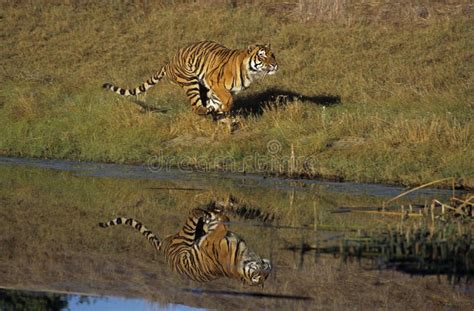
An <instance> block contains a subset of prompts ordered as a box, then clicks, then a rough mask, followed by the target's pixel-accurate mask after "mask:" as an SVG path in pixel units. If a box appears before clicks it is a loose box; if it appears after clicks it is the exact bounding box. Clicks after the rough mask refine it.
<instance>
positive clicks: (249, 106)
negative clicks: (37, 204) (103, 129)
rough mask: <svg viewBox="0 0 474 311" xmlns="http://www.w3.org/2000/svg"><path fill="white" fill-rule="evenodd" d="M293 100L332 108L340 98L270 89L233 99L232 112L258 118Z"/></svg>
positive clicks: (152, 109) (145, 109)
mask: <svg viewBox="0 0 474 311" xmlns="http://www.w3.org/2000/svg"><path fill="white" fill-rule="evenodd" d="M203 93H204V94H203ZM205 94H206V92H201V96H202V97H203V98H204V100H205V101H207V96H205ZM295 100H300V101H304V102H309V103H311V104H315V105H321V106H332V105H337V104H340V103H341V97H340V96H338V95H316V96H307V95H303V94H299V93H296V92H292V91H287V90H282V89H276V88H270V89H268V90H266V91H263V92H258V93H252V94H247V95H243V96H239V97H237V98H235V101H234V108H233V111H234V113H235V114H237V115H240V116H243V117H247V116H250V115H253V116H260V115H262V114H263V112H264V111H265V109H269V108H273V107H284V106H286V105H288V104H289V103H291V102H293V101H295ZM133 102H134V103H135V104H137V105H138V106H140V107H141V108H142V109H143V112H156V113H167V112H168V111H169V109H168V108H160V107H156V106H153V105H150V104H148V103H146V102H144V101H142V100H134V101H133Z"/></svg>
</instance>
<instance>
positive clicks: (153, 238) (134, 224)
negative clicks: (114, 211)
mask: <svg viewBox="0 0 474 311" xmlns="http://www.w3.org/2000/svg"><path fill="white" fill-rule="evenodd" d="M122 224H125V225H129V226H131V227H133V228H135V229H136V230H138V231H140V233H141V234H143V236H145V237H146V238H147V240H148V242H150V243H151V245H153V246H154V247H155V249H156V250H157V251H159V250H160V247H161V241H160V239H158V237H157V236H156V235H154V234H153V232H151V231H150V230H148V229H147V228H146V227H145V226H144V225H143V224H142V223H141V222H138V221H136V220H135V219H133V218H125V217H117V218H115V219H112V220H110V221H108V222H105V223H104V222H100V223H99V226H100V227H102V228H107V227H110V226H116V225H122Z"/></svg>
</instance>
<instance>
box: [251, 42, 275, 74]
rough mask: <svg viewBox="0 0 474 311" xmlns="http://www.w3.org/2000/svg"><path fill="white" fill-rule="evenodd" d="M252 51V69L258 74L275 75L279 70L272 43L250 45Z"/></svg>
mask: <svg viewBox="0 0 474 311" xmlns="http://www.w3.org/2000/svg"><path fill="white" fill-rule="evenodd" d="M248 52H249V53H250V62H249V67H250V71H251V72H254V73H257V74H269V75H273V74H275V73H276V72H277V70H278V63H277V61H276V58H275V54H273V52H272V50H271V48H270V44H265V45H254V46H249V47H248Z"/></svg>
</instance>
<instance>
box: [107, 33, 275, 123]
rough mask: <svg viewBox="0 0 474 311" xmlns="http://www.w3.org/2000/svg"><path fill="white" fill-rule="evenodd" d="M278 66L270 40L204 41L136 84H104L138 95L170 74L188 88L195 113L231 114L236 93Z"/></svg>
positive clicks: (187, 93) (270, 72) (177, 82)
mask: <svg viewBox="0 0 474 311" xmlns="http://www.w3.org/2000/svg"><path fill="white" fill-rule="evenodd" d="M277 69H278V64H277V62H276V59H275V55H274V54H273V52H272V51H271V49H270V45H268V44H266V45H251V46H249V47H247V48H245V49H242V50H232V49H228V48H226V47H225V46H222V45H220V44H218V43H216V42H212V41H203V42H198V43H194V44H191V45H189V46H187V47H185V48H182V49H180V50H179V51H178V53H176V55H175V56H174V57H173V58H172V59H171V61H170V62H169V63H168V64H166V65H164V66H163V67H161V69H160V70H158V71H157V72H156V74H154V75H153V76H152V77H151V78H149V79H148V80H147V81H146V82H144V83H143V84H142V85H140V86H138V87H136V88H133V89H123V88H121V87H117V86H114V85H113V84H111V83H105V84H104V85H103V88H105V89H109V90H111V91H113V92H115V93H117V94H119V95H123V96H130V95H138V94H141V93H144V92H146V91H147V90H148V89H150V88H151V87H153V86H155V84H157V83H158V82H159V81H160V80H161V79H162V78H163V77H165V76H166V77H167V78H168V79H169V80H170V81H171V82H172V83H175V84H177V85H179V86H181V87H182V88H183V89H184V90H185V92H186V95H187V97H188V98H189V100H190V102H191V106H192V109H193V111H194V112H195V113H197V114H209V113H215V114H227V113H229V112H230V111H231V109H232V103H233V99H232V95H233V94H237V93H239V92H240V91H242V90H243V89H246V88H248V87H249V85H250V84H251V83H252V82H253V81H254V80H255V79H258V78H262V77H264V76H266V75H267V74H269V75H272V74H274V73H275V72H276V71H277Z"/></svg>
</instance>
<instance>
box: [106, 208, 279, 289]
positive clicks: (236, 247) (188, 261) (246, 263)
mask: <svg viewBox="0 0 474 311" xmlns="http://www.w3.org/2000/svg"><path fill="white" fill-rule="evenodd" d="M227 221H229V218H228V217H227V216H225V215H224V214H223V212H222V211H221V210H219V209H215V210H212V211H211V210H205V209H201V208H196V209H193V210H191V212H190V214H189V217H188V218H187V219H186V222H185V224H184V226H183V227H182V228H181V230H180V231H179V232H178V233H177V234H174V235H170V236H168V237H167V238H165V239H163V240H160V239H159V238H158V237H157V236H156V235H154V234H153V233H152V232H151V231H150V230H148V229H147V228H146V227H145V226H144V225H142V224H141V223H140V222H138V221H136V220H134V219H131V218H123V217H118V218H116V219H114V220H111V221H109V222H107V223H99V225H100V226H101V227H103V228H106V227H109V226H114V225H119V224H126V225H129V226H132V227H133V228H135V229H136V230H138V231H140V232H141V233H142V234H143V235H144V236H145V237H146V238H147V239H148V241H149V242H150V243H151V244H152V245H153V246H154V247H155V249H156V250H157V251H159V252H162V253H163V254H164V255H165V259H166V261H167V262H168V263H169V264H170V265H171V267H172V268H173V270H175V271H177V272H179V273H180V274H183V275H186V276H187V277H189V278H190V279H192V280H195V281H199V282H207V281H211V280H214V279H216V278H219V277H222V276H225V277H229V278H234V279H239V280H241V281H242V282H243V283H244V284H248V285H260V286H262V287H263V284H264V281H265V280H266V279H267V277H268V275H269V274H270V272H271V269H272V266H271V264H270V261H269V260H268V259H262V258H260V257H259V256H258V255H257V254H255V253H254V252H252V251H250V250H249V249H248V246H247V244H246V243H245V241H244V240H243V239H242V238H240V237H239V236H237V235H236V234H235V233H233V232H231V231H229V230H228V229H227V226H226V224H225V222H227Z"/></svg>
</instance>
